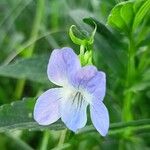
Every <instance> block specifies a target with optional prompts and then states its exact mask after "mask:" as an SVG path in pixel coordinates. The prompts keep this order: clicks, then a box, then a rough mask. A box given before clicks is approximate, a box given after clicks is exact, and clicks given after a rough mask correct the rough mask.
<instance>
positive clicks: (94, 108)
mask: <svg viewBox="0 0 150 150" xmlns="http://www.w3.org/2000/svg"><path fill="white" fill-rule="evenodd" d="M90 113H91V120H92V122H93V125H94V126H95V128H96V129H97V131H98V132H99V133H100V134H101V135H102V136H105V135H106V134H107V133H108V129H109V114H108V110H107V108H106V107H105V105H104V104H103V102H101V101H97V100H95V101H94V103H93V104H91V105H90Z"/></svg>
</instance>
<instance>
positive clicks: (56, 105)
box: [33, 88, 61, 125]
mask: <svg viewBox="0 0 150 150" xmlns="http://www.w3.org/2000/svg"><path fill="white" fill-rule="evenodd" d="M60 91H61V88H53V89H50V90H48V91H46V92H44V93H43V94H42V95H41V96H40V97H39V98H38V99H37V101H36V104H35V107H34V114H33V115H34V119H35V120H36V121H37V122H38V123H39V124H40V125H49V124H51V123H54V122H55V121H57V120H58V119H59V118H60V99H61V95H60V93H61V92H60Z"/></svg>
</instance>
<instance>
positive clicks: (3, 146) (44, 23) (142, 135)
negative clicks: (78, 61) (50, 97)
mask: <svg viewBox="0 0 150 150" xmlns="http://www.w3.org/2000/svg"><path fill="white" fill-rule="evenodd" d="M120 2H121V0H120ZM149 10H150V0H129V1H125V0H124V1H123V0H122V2H121V3H119V0H108V1H107V0H100V1H98V0H72V1H69V0H61V1H60V0H37V1H33V0H25V1H22V0H19V1H16V0H7V1H5V0H1V1H0V11H1V13H0V33H1V34H0V104H1V106H0V141H1V142H0V150H7V149H12V150H13V149H21V150H28V149H29V150H32V149H38V150H46V149H56V150H58V149H67V150H74V149H79V150H80V149H81V150H91V149H102V150H111V149H112V147H113V149H114V150H124V149H125V150H141V149H144V150H145V149H149V147H150V138H149V137H150V120H149V118H150V109H149V104H150V103H149V99H150V92H149V91H150V59H149V58H150V43H149V41H150V34H149V33H150V11H149ZM95 24H96V25H95ZM71 25H75V26H76V27H77V28H78V29H79V31H78V30H76V29H75V28H72V35H73V36H74V35H75V37H78V38H79V39H78V40H79V41H78V40H77V39H75V40H76V41H77V42H74V41H75V40H74V39H73V40H72V41H73V42H72V41H71V39H70V37H69V32H68V31H69V28H70V27H71ZM95 26H97V30H96V29H95ZM114 29H115V30H114ZM95 31H96V32H95ZM91 33H92V34H93V35H91ZM73 36H72V37H73ZM73 38H74V37H73ZM85 40H86V41H88V42H87V43H86V44H87V45H88V46H87V47H86V50H87V51H86V53H85V55H82V56H83V57H85V59H86V60H88V61H87V62H88V64H91V62H92V63H93V64H94V65H96V67H97V68H98V69H99V70H102V71H104V72H105V73H106V77H107V94H106V97H105V99H104V103H105V104H106V106H107V108H108V110H109V115H110V129H109V133H108V135H107V136H106V137H104V138H103V137H101V136H100V135H99V133H98V132H96V130H95V128H94V127H93V126H92V125H91V121H90V119H88V123H87V125H86V127H85V128H83V129H81V130H79V132H78V133H77V134H74V133H72V132H71V131H67V130H66V129H65V128H66V127H65V126H64V124H63V123H62V122H61V121H60V120H59V121H57V122H56V123H54V124H52V125H50V126H40V125H38V124H37V123H36V122H35V120H34V119H33V109H34V104H35V101H36V99H37V98H36V97H37V95H40V94H41V93H42V92H43V91H46V90H47V89H48V87H52V86H54V85H52V83H51V82H50V81H49V80H48V78H47V73H46V71H47V63H48V59H49V57H50V53H51V51H52V50H53V49H54V48H60V47H63V46H68V47H72V48H73V49H74V50H75V52H76V53H77V54H79V51H80V52H83V51H82V50H85V49H84V48H85V47H83V45H84V44H85V43H84V42H85ZM83 41H84V42H83ZM82 42H83V43H84V44H82V46H81V47H80V48H79V46H80V45H81V43H82ZM84 46H85V45H84ZM88 50H89V51H88ZM90 50H92V51H90ZM91 57H92V60H91ZM22 97H26V98H24V99H23V100H21V99H22ZM29 97H34V98H29ZM17 99H20V100H19V101H16V100H17ZM88 117H89V113H88ZM64 129H65V130H64Z"/></svg>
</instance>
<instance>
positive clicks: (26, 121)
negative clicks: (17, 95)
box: [0, 98, 64, 132]
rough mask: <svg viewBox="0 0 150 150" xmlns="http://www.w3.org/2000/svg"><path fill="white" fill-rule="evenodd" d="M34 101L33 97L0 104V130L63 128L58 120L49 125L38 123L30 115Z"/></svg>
mask: <svg viewBox="0 0 150 150" xmlns="http://www.w3.org/2000/svg"><path fill="white" fill-rule="evenodd" d="M35 101H36V100H35V99H34V98H25V99H23V100H21V101H16V102H13V103H11V104H5V105H2V106H0V132H6V131H10V130H18V129H29V130H43V129H51V130H59V129H62V128H64V125H63V123H62V122H60V121H57V122H56V123H55V124H52V125H50V126H40V125H38V124H37V123H36V122H35V121H34V119H33V116H32V113H33V108H34V105H35Z"/></svg>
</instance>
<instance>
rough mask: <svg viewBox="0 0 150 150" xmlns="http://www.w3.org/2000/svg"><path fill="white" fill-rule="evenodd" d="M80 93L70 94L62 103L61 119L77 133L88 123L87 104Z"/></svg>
mask: <svg viewBox="0 0 150 150" xmlns="http://www.w3.org/2000/svg"><path fill="white" fill-rule="evenodd" d="M82 98H83V97H82V95H80V93H74V94H73V95H72V94H70V95H68V97H67V98H66V97H64V99H62V103H61V119H62V121H63V122H64V123H65V124H66V126H67V127H68V128H69V129H70V130H72V131H74V132H76V131H77V130H78V129H80V128H82V127H84V126H85V124H86V122H87V115H86V109H87V105H88V104H87V102H86V101H85V100H83V99H82Z"/></svg>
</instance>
